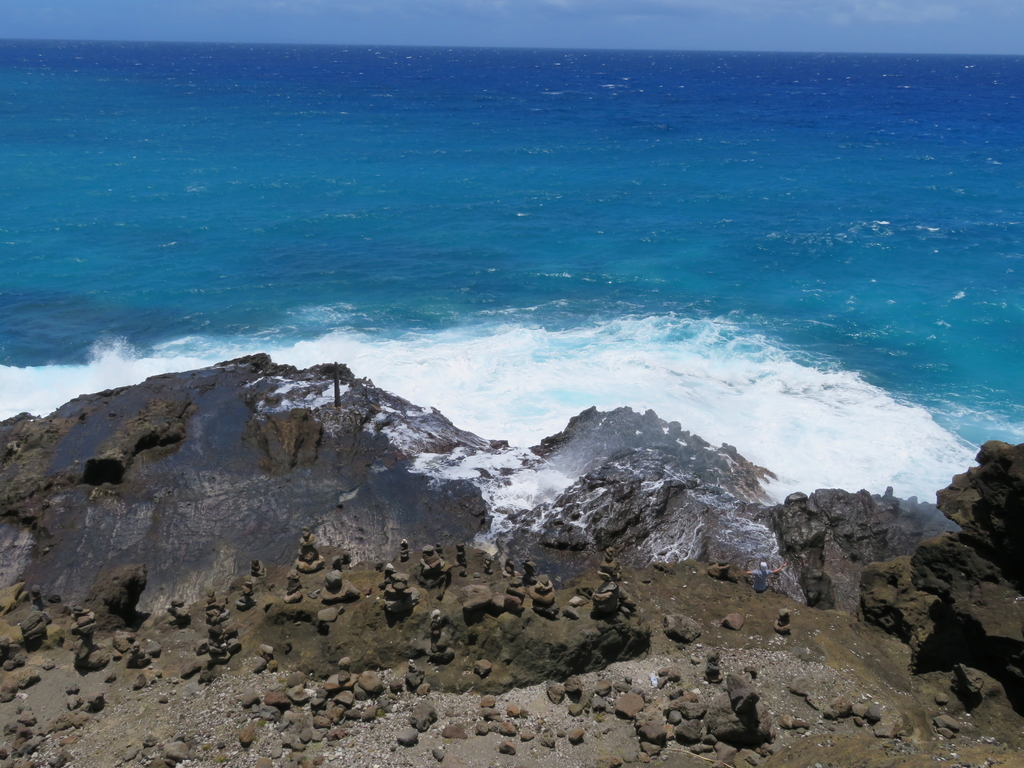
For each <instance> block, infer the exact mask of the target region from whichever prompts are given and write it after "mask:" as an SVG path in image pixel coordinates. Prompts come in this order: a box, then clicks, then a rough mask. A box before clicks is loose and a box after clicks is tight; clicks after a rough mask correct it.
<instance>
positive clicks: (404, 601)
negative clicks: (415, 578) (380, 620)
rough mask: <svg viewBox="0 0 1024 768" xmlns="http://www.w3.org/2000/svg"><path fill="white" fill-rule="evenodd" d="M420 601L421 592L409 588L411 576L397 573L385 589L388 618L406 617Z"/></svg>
mask: <svg viewBox="0 0 1024 768" xmlns="http://www.w3.org/2000/svg"><path fill="white" fill-rule="evenodd" d="M419 601H420V591H419V590H418V589H416V588H415V587H410V586H409V574H407V573H396V574H395V575H394V576H393V577H392V579H391V583H390V584H388V586H387V587H386V588H385V589H384V613H385V614H387V615H388V616H392V617H395V616H404V615H406V614H408V613H412V609H413V608H415V607H416V605H417V604H418V603H419Z"/></svg>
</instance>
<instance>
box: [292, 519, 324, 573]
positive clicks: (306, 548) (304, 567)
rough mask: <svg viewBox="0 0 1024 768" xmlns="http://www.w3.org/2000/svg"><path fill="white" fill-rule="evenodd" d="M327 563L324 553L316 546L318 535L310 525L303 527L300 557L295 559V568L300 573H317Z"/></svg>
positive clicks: (300, 540)
mask: <svg viewBox="0 0 1024 768" xmlns="http://www.w3.org/2000/svg"><path fill="white" fill-rule="evenodd" d="M326 565H327V563H326V561H325V560H324V558H323V555H321V554H320V552H319V551H318V550H317V548H316V535H315V534H314V533H313V531H312V529H311V528H310V527H309V526H306V527H304V528H303V529H302V538H300V539H299V557H298V559H297V560H296V561H295V570H297V571H299V573H316V572H317V571H319V570H322V569H323V568H324V567H325V566H326Z"/></svg>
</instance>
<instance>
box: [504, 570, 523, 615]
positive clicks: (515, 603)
mask: <svg viewBox="0 0 1024 768" xmlns="http://www.w3.org/2000/svg"><path fill="white" fill-rule="evenodd" d="M525 603H526V587H524V586H523V582H522V581H520V580H519V579H518V578H513V579H511V580H510V581H509V583H508V586H507V587H506V588H505V600H504V607H505V610H506V611H508V612H509V613H514V614H516V615H519V613H520V612H521V611H522V610H523V605H524V604H525Z"/></svg>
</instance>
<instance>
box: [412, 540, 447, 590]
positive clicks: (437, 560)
mask: <svg viewBox="0 0 1024 768" xmlns="http://www.w3.org/2000/svg"><path fill="white" fill-rule="evenodd" d="M438 550H439V548H438V547H436V546H430V545H429V544H428V545H427V546H425V547H424V548H423V552H422V555H421V556H420V567H419V571H418V572H417V574H416V581H417V582H418V583H419V585H420V586H421V587H423V588H424V589H436V588H438V587H444V586H446V585H447V583H448V581H449V580H450V579H451V573H450V571H451V566H450V565H448V563H446V562H445V561H444V558H443V557H441V553H440V552H439V551H438Z"/></svg>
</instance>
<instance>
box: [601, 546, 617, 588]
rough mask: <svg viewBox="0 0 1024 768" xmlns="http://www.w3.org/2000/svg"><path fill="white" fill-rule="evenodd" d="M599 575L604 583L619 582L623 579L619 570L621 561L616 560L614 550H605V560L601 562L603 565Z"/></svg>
mask: <svg viewBox="0 0 1024 768" xmlns="http://www.w3.org/2000/svg"><path fill="white" fill-rule="evenodd" d="M597 575H598V576H600V577H601V579H602V581H615V582H617V581H620V580H621V579H622V573H621V571H620V570H619V561H618V560H616V559H615V549H614V548H612V547H606V548H605V550H604V560H603V561H602V562H601V565H600V566H598V569H597Z"/></svg>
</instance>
